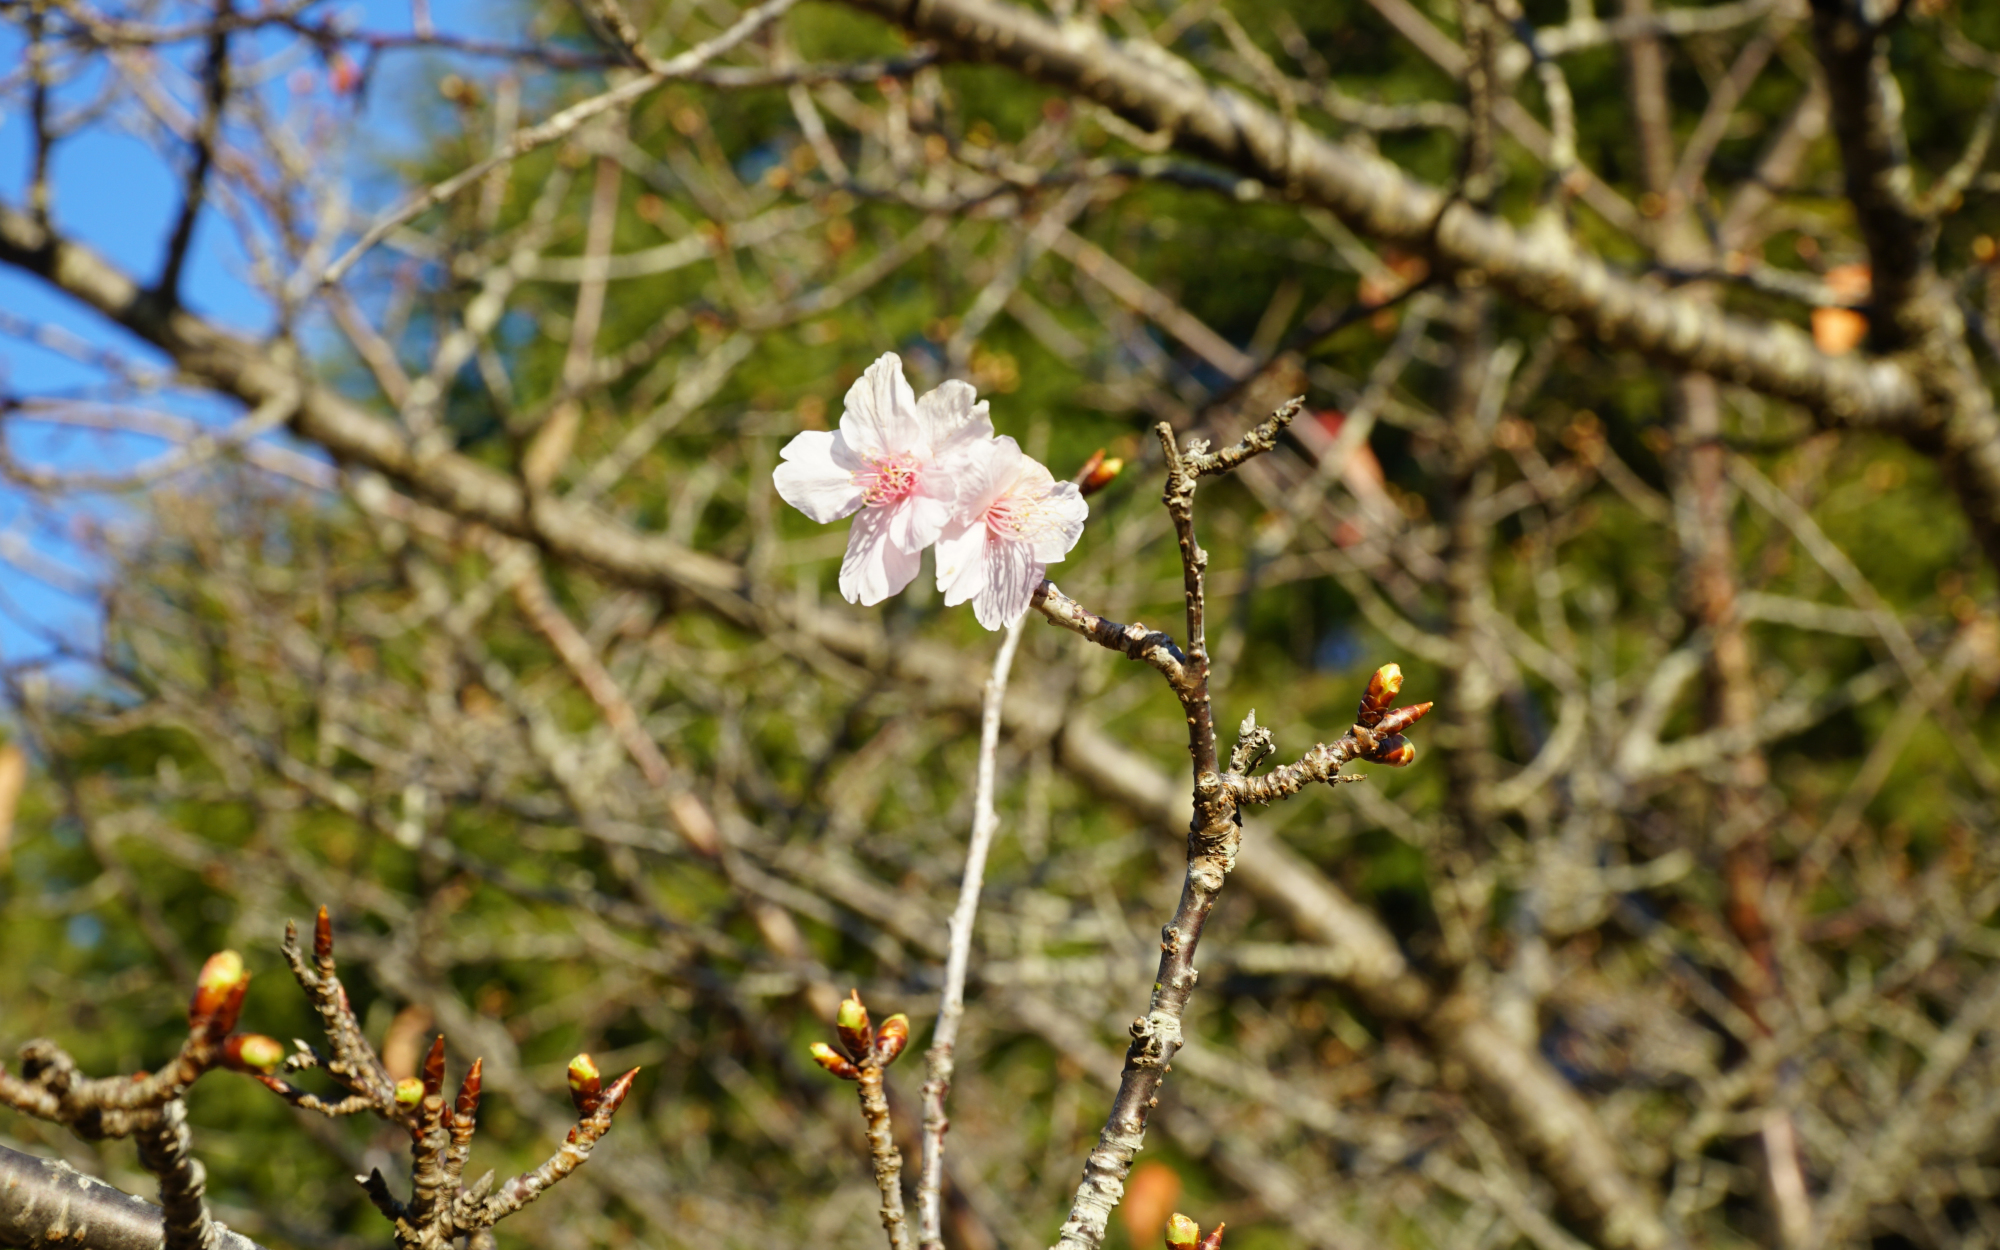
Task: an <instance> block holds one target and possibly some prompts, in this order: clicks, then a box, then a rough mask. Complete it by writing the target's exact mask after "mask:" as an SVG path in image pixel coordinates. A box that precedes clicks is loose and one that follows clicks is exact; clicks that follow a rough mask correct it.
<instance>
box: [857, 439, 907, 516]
mask: <svg viewBox="0 0 2000 1250" xmlns="http://www.w3.org/2000/svg"><path fill="white" fill-rule="evenodd" d="M867 464H868V467H867V468H865V469H863V470H861V471H860V472H859V473H856V474H855V475H854V484H855V485H856V486H859V487H860V488H861V499H862V502H863V503H865V504H866V505H867V506H869V507H871V508H882V507H887V506H888V505H890V504H899V503H901V502H903V501H904V500H905V499H908V498H909V497H910V496H911V495H913V494H915V493H916V490H917V472H918V464H917V458H916V457H915V456H914V455H911V454H910V453H909V452H907V451H899V452H895V453H892V454H890V455H887V456H870V457H868V458H867Z"/></svg>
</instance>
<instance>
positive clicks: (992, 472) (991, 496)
mask: <svg viewBox="0 0 2000 1250" xmlns="http://www.w3.org/2000/svg"><path fill="white" fill-rule="evenodd" d="M1026 459H1027V457H1026V456H1024V455H1022V454H1021V445H1020V444H1019V443H1016V442H1015V441H1014V440H1013V439H1011V438H1009V437H1008V436H1006V435H1005V434H1002V435H1001V436H1000V437H999V438H996V439H991V440H989V441H987V442H984V443H978V444H975V445H974V446H972V447H971V448H969V449H968V450H967V451H966V452H965V454H964V455H962V456H961V457H959V458H958V459H956V460H954V461H953V462H952V468H951V473H952V477H953V478H954V479H955V480H956V481H957V483H958V499H957V509H956V511H957V515H958V516H959V518H960V519H962V520H967V521H971V520H975V519H978V518H980V517H982V516H984V515H985V512H986V510H987V509H988V508H990V507H992V506H993V501H994V500H996V499H998V498H1000V496H1001V495H1003V494H1005V493H1006V491H1007V487H1008V484H1009V483H1011V482H1012V481H1013V480H1014V477H1015V475H1016V474H1017V473H1019V472H1020V469H1021V462H1022V461H1023V460H1026Z"/></svg>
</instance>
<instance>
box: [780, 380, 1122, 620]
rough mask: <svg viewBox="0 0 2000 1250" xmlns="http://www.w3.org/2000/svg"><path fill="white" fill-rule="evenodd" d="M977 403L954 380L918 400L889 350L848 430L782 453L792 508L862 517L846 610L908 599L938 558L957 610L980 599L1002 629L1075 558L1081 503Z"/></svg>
mask: <svg viewBox="0 0 2000 1250" xmlns="http://www.w3.org/2000/svg"><path fill="white" fill-rule="evenodd" d="M975 394H976V392H974V391H973V389H972V387H971V386H970V385H968V384H967V383H964V382H957V381H952V382H946V383H944V384H943V385H942V386H940V387H938V388H937V389H936V390H934V391H931V392H929V393H927V394H925V395H923V396H922V397H919V396H918V395H917V394H916V392H914V391H913V390H911V389H910V384H909V382H908V381H907V380H906V379H905V378H904V377H903V362H902V361H901V360H900V359H899V358H898V357H897V356H896V354H895V353H894V352H888V353H885V354H884V355H883V356H882V357H881V358H880V359H879V360H877V361H876V362H875V363H874V364H872V365H870V366H868V370H867V372H865V373H863V374H862V375H861V377H860V379H859V380H858V381H856V382H855V384H854V385H853V386H852V387H850V388H848V391H847V398H846V400H845V401H844V407H843V409H842V411H841V414H840V429H839V430H838V431H830V430H807V431H806V432H805V433H803V434H800V435H799V436H798V437H797V438H794V439H793V440H792V441H791V442H789V443H787V444H785V449H784V450H783V451H782V452H780V453H779V456H780V457H781V458H782V460H783V461H784V463H782V464H780V465H779V466H778V469H777V472H776V473H774V474H773V475H772V478H773V480H774V481H775V482H776V483H777V487H778V494H779V496H780V497H781V498H783V499H784V501H785V502H786V503H788V504H790V505H792V506H793V507H794V508H797V509H798V510H799V511H800V512H803V513H805V514H806V515H807V516H809V517H811V518H812V519H813V520H815V521H818V522H819V523H820V524H822V525H825V524H828V523H830V522H833V521H838V520H840V519H841V518H842V517H847V516H852V517H854V528H853V529H852V530H851V531H850V532H849V534H848V538H847V556H846V558H845V559H843V560H842V561H841V563H840V593H841V594H842V595H844V596H845V597H846V599H847V601H848V602H849V603H860V604H864V605H868V604H876V603H880V602H882V601H883V600H884V599H887V598H888V597H889V596H890V595H893V594H895V593H897V592H898V591H900V590H902V589H903V588H904V587H905V586H908V585H909V584H910V583H911V582H913V581H915V580H916V577H917V572H918V570H919V569H920V568H921V567H922V564H923V552H924V548H926V547H931V546H935V547H936V548H937V584H938V590H939V591H941V592H943V594H944V601H945V603H946V605H947V606H956V605H958V604H961V603H965V602H966V601H968V600H970V601H971V603H972V610H973V614H974V615H975V616H977V617H978V618H979V623H980V624H981V625H984V626H985V627H986V628H988V629H1000V628H1003V627H1005V626H1006V625H1007V624H1009V623H1010V622H1012V621H1013V620H1014V618H1016V617H1018V616H1020V615H1021V614H1022V613H1023V612H1026V611H1027V610H1028V604H1029V602H1030V600H1032V599H1033V598H1034V594H1035V588H1036V587H1037V586H1039V585H1041V582H1042V576H1043V574H1044V573H1045V572H1046V571H1047V568H1048V566H1049V565H1051V564H1053V563H1055V562H1056V561H1058V560H1061V559H1062V558H1063V557H1064V556H1065V555H1068V554H1069V550H1070V548H1072V547H1074V546H1076V540H1077V538H1078V537H1079V536H1080V535H1081V534H1082V533H1083V519H1084V517H1085V516H1086V515H1087V514H1088V513H1089V511H1090V507H1089V505H1088V504H1086V503H1085V502H1084V501H1083V494H1082V492H1081V491H1080V490H1078V488H1077V486H1076V484H1075V483H1073V482H1058V481H1056V480H1055V478H1054V476H1053V475H1052V474H1050V472H1049V471H1048V469H1047V468H1046V467H1045V466H1044V465H1043V464H1042V463H1041V462H1040V461H1038V460H1036V459H1034V458H1033V457H1032V456H1029V455H1027V454H1026V453H1025V452H1023V451H1022V450H1021V448H1020V445H1019V444H1018V443H1016V442H1015V441H1014V440H1013V439H1011V438H1008V437H1006V436H1005V435H1002V436H1000V437H998V438H996V437H994V434H993V422H992V420H991V419H990V418H989V417H988V416H987V412H986V401H985V400H983V399H982V400H978V401H977V402H975V400H974V396H975Z"/></svg>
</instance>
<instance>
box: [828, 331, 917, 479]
mask: <svg viewBox="0 0 2000 1250" xmlns="http://www.w3.org/2000/svg"><path fill="white" fill-rule="evenodd" d="M842 402H843V405H844V406H843V408H842V410H841V413H840V435H841V437H842V438H844V439H846V440H847V443H848V445H849V446H850V447H852V448H853V449H854V450H855V452H856V453H857V454H859V455H862V456H871V457H873V456H887V455H892V454H894V453H896V452H899V451H912V450H915V449H916V448H917V446H918V444H920V443H921V442H922V441H923V427H922V425H921V424H920V423H919V422H918V420H917V396H916V392H915V391H912V390H911V389H910V383H909V381H908V379H906V378H904V377H903V361H902V358H901V357H899V356H897V355H896V353H894V352H884V353H882V355H881V356H880V357H878V358H877V359H876V361H875V363H874V364H872V365H869V366H868V369H867V371H866V372H864V373H863V374H862V375H861V376H860V377H859V378H856V379H855V381H854V385H853V386H850V387H848V388H847V398H846V399H845V400H844V401H842Z"/></svg>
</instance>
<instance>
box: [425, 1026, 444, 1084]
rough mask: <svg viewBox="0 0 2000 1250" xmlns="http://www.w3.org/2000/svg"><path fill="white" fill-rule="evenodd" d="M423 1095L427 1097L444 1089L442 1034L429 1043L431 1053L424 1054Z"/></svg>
mask: <svg viewBox="0 0 2000 1250" xmlns="http://www.w3.org/2000/svg"><path fill="white" fill-rule="evenodd" d="M423 1077H424V1095H425V1097H429V1096H430V1095H432V1094H435V1093H438V1092H440V1091H441V1090H443V1089H444V1034H442V1033H440V1034H438V1036H437V1040H436V1041H434V1042H432V1043H431V1053H430V1054H428V1055H426V1056H424V1072H423Z"/></svg>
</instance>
